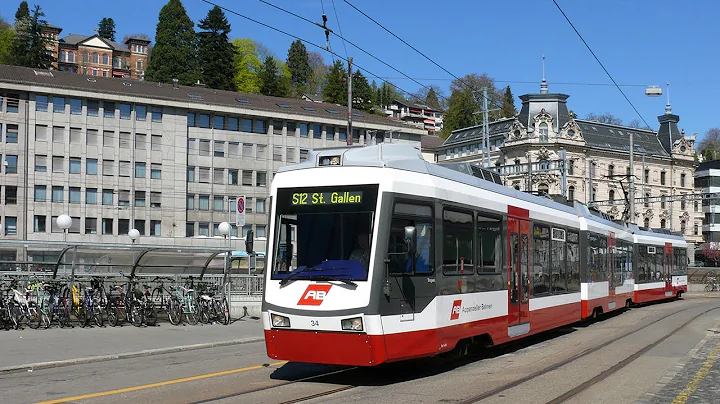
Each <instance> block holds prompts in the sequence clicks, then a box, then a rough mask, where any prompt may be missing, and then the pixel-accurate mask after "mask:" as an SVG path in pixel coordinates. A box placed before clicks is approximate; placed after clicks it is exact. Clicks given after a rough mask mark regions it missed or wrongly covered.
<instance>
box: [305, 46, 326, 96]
mask: <svg viewBox="0 0 720 404" xmlns="http://www.w3.org/2000/svg"><path fill="white" fill-rule="evenodd" d="M308 63H309V64H310V69H312V75H311V76H310V79H309V80H308V85H307V92H308V93H309V94H312V95H320V94H322V93H323V89H324V88H325V86H326V85H327V73H328V71H329V70H330V67H329V66H328V65H326V64H325V61H324V60H323V57H322V55H321V54H319V53H317V52H308Z"/></svg>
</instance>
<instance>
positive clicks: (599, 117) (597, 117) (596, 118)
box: [585, 112, 623, 125]
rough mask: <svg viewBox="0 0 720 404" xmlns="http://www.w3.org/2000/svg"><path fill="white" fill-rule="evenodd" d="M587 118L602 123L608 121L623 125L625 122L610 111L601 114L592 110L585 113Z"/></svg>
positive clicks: (611, 123)
mask: <svg viewBox="0 0 720 404" xmlns="http://www.w3.org/2000/svg"><path fill="white" fill-rule="evenodd" d="M585 120H587V121H598V122H600V123H607V124H610V125H622V124H623V120H622V118H618V117H616V116H615V115H613V114H611V113H609V112H606V113H604V114H600V115H598V114H594V113H592V112H591V113H589V114H587V115H585Z"/></svg>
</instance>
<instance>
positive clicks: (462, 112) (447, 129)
mask: <svg viewBox="0 0 720 404" xmlns="http://www.w3.org/2000/svg"><path fill="white" fill-rule="evenodd" d="M448 104H449V105H450V107H449V108H448V110H447V112H445V118H444V123H443V131H442V134H441V135H442V137H443V138H447V137H448V136H450V133H452V131H454V130H456V129H462V128H467V127H469V126H473V125H475V124H476V123H477V122H476V121H475V112H477V111H478V105H477V103H476V102H475V99H474V98H473V96H472V94H471V93H470V91H467V90H465V91H463V90H458V89H456V90H455V91H454V92H453V93H452V95H451V96H450V100H449V101H448Z"/></svg>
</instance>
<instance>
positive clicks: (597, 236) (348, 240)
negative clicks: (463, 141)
mask: <svg viewBox="0 0 720 404" xmlns="http://www.w3.org/2000/svg"><path fill="white" fill-rule="evenodd" d="M270 197H271V202H270V205H271V210H270V215H269V223H268V229H269V234H268V243H267V246H268V247H267V248H268V249H267V251H268V264H267V267H266V270H265V277H266V278H265V291H264V294H263V302H262V320H263V326H264V332H265V341H266V348H267V353H268V356H269V357H271V358H273V359H280V360H289V361H296V362H310V363H322V364H337V365H354V366H375V365H379V364H382V363H386V362H395V361H402V360H408V359H413V358H420V357H429V356H434V355H438V354H441V353H445V352H449V351H451V350H454V349H455V350H460V351H464V350H467V349H469V348H470V347H473V346H482V347H487V346H492V345H498V344H502V343H506V342H508V341H512V340H516V339H519V338H524V337H527V336H529V335H533V334H536V333H539V332H542V331H545V330H548V329H552V328H556V327H560V326H563V325H566V324H571V323H574V322H577V321H580V320H582V319H584V318H587V317H596V316H599V315H601V314H602V313H606V312H608V311H612V310H617V309H619V308H622V307H625V306H627V305H629V304H632V303H635V302H648V301H652V300H659V299H669V298H671V297H679V296H680V295H681V294H682V293H684V292H686V291H687V260H686V259H684V257H685V251H686V244H685V242H684V240H683V238H682V237H681V236H677V235H674V234H667V233H662V232H658V231H651V230H647V229H645V230H641V229H639V228H638V227H637V226H634V225H633V226H632V227H628V226H626V225H623V224H618V223H616V222H613V221H611V220H609V219H608V218H607V217H604V216H603V214H602V213H600V212H597V211H593V210H590V209H588V208H587V207H586V206H585V205H582V204H580V203H577V202H575V203H561V202H556V201H553V200H550V199H547V198H543V197H538V196H534V195H530V194H527V193H523V192H520V191H517V190H514V189H511V188H508V187H505V186H503V185H502V184H501V181H500V179H499V177H498V176H497V174H495V173H492V172H490V171H487V170H483V169H481V168H479V167H477V166H474V165H472V164H469V163H451V164H432V163H428V162H425V161H424V160H423V159H422V156H421V155H420V153H419V151H417V150H416V149H415V148H414V147H412V146H411V145H407V144H399V143H396V144H390V143H384V144H379V145H376V146H368V147H350V148H330V149H321V150H315V151H312V152H311V153H310V156H309V158H308V160H307V161H305V162H302V163H300V164H296V165H292V166H287V167H282V168H280V170H279V171H278V173H277V175H276V176H275V178H274V179H273V182H272V186H271V191H270Z"/></svg>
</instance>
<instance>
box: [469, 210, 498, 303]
mask: <svg viewBox="0 0 720 404" xmlns="http://www.w3.org/2000/svg"><path fill="white" fill-rule="evenodd" d="M476 228H477V234H476V236H477V250H476V251H477V257H478V264H477V267H478V269H477V271H478V274H480V275H481V276H480V277H479V278H478V282H477V284H476V287H475V291H476V292H485V291H490V290H498V289H504V288H505V278H504V276H503V275H504V274H505V271H503V260H502V257H503V243H502V221H501V220H500V219H495V218H490V217H484V216H480V215H478V217H477V227H476Z"/></svg>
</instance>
